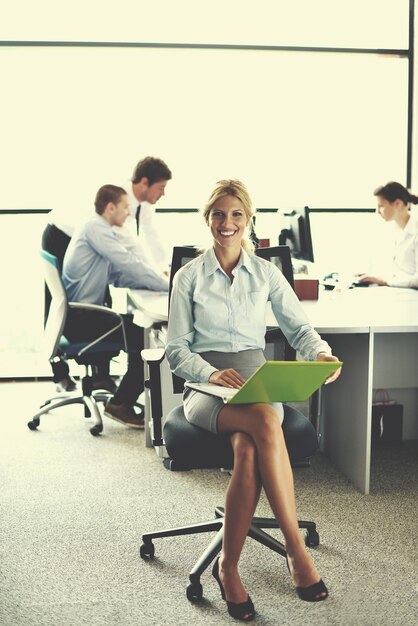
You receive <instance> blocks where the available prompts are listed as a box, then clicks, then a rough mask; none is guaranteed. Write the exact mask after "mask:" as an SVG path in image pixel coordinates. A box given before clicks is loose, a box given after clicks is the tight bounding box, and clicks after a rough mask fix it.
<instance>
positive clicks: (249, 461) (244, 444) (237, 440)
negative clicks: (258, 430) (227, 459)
mask: <svg viewBox="0 0 418 626" xmlns="http://www.w3.org/2000/svg"><path fill="white" fill-rule="evenodd" d="M231 443H232V448H233V451H234V468H235V469H237V467H240V469H241V470H244V469H245V470H246V471H249V470H251V469H253V468H257V448H256V445H255V442H254V440H253V439H252V437H250V436H249V435H246V434H245V433H241V432H240V433H234V434H233V435H232V436H231Z"/></svg>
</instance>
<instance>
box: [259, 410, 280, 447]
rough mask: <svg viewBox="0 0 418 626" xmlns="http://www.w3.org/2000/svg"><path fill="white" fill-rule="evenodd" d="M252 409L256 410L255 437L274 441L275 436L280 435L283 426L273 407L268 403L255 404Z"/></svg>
mask: <svg viewBox="0 0 418 626" xmlns="http://www.w3.org/2000/svg"><path fill="white" fill-rule="evenodd" d="M252 411H253V412H254V416H253V419H254V426H255V431H254V437H255V439H257V440H258V439H260V438H261V439H263V440H267V441H274V440H275V438H277V437H280V435H281V433H282V426H281V423H280V418H279V416H278V415H277V413H276V411H275V410H274V408H273V407H271V406H270V405H268V404H255V405H253V407H252Z"/></svg>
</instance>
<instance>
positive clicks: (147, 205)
mask: <svg viewBox="0 0 418 626" xmlns="http://www.w3.org/2000/svg"><path fill="white" fill-rule="evenodd" d="M171 176H172V175H171V171H170V170H169V168H168V166H167V165H166V164H165V163H164V161H162V160H161V159H157V158H155V157H150V156H148V157H145V158H144V159H141V160H140V161H139V162H138V163H137V165H136V167H135V169H134V172H133V175H132V178H131V181H130V189H129V187H128V189H129V194H128V195H129V205H130V213H129V216H128V218H127V219H126V221H125V223H124V224H123V225H122V226H115V227H114V231H115V233H116V235H117V237H118V239H119V240H120V242H121V243H122V244H123V245H124V246H125V248H127V249H128V250H131V251H132V252H134V253H135V254H136V255H137V256H139V257H140V258H141V259H143V260H144V261H147V263H149V264H150V265H152V266H153V267H154V269H156V270H157V271H164V272H167V270H168V263H169V259H168V254H167V250H166V248H165V247H164V244H163V242H162V240H161V235H160V230H159V229H158V228H157V227H156V225H155V219H154V218H155V209H154V205H155V204H156V203H157V202H158V200H159V199H160V198H161V197H162V196H164V193H165V188H166V185H167V183H168V181H169V180H171ZM167 274H168V272H167Z"/></svg>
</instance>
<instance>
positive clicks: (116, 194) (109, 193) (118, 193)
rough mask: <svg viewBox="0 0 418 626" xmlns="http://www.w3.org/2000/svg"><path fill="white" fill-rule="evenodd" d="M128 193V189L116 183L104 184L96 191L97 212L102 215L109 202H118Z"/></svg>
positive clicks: (95, 203)
mask: <svg viewBox="0 0 418 626" xmlns="http://www.w3.org/2000/svg"><path fill="white" fill-rule="evenodd" d="M124 195H127V194H126V191H125V190H124V189H123V188H122V187H117V186H116V185H103V187H100V189H99V191H98V192H97V193H96V199H95V201H94V206H95V207H96V213H98V214H99V215H102V213H103V212H104V210H105V208H106V207H107V205H108V204H109V202H113V204H117V203H118V202H119V200H120V199H121V197H122V196H124Z"/></svg>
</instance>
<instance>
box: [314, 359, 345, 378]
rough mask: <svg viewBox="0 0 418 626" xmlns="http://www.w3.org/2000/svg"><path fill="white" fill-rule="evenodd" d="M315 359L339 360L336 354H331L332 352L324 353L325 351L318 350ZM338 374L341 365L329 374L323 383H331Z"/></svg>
mask: <svg viewBox="0 0 418 626" xmlns="http://www.w3.org/2000/svg"><path fill="white" fill-rule="evenodd" d="M316 360H317V361H339V359H338V358H337V357H336V356H332V354H326V353H325V352H319V353H318V354H317V356H316ZM340 374H341V367H339V368H338V369H337V370H336V371H335V372H334V373H333V374H331V376H329V377H328V378H327V379H326V381H325V383H324V384H325V385H328V384H329V383H333V382H334V380H337V378H338V376H339V375H340Z"/></svg>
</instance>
